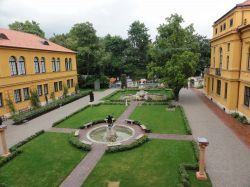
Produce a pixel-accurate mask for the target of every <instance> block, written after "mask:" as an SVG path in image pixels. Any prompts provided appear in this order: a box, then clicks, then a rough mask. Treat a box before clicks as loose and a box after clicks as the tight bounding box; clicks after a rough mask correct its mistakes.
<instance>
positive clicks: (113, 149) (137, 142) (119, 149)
mask: <svg viewBox="0 0 250 187" xmlns="http://www.w3.org/2000/svg"><path fill="white" fill-rule="evenodd" d="M148 141H149V138H148V136H147V135H143V136H142V137H141V138H140V139H138V140H135V141H133V142H132V143H130V144H125V145H117V146H111V147H108V148H107V149H106V153H116V152H122V151H127V150H131V149H134V148H136V147H139V146H141V145H143V144H144V143H146V142H148Z"/></svg>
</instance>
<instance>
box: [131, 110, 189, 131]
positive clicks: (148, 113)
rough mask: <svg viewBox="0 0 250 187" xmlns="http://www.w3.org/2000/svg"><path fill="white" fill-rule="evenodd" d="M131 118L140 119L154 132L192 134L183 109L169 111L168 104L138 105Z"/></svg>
mask: <svg viewBox="0 0 250 187" xmlns="http://www.w3.org/2000/svg"><path fill="white" fill-rule="evenodd" d="M129 119H133V120H135V121H139V122H140V123H142V124H144V125H145V126H146V127H147V128H148V129H150V130H151V132H153V133H163V134H192V132H191V129H190V127H189V125H188V121H187V119H186V117H185V113H184V111H183V109H182V108H181V107H180V106H178V107H176V108H175V110H174V111H167V110H166V105H141V106H137V107H136V109H135V110H134V112H133V113H132V114H131V116H130V117H129Z"/></svg>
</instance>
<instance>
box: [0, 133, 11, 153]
mask: <svg viewBox="0 0 250 187" xmlns="http://www.w3.org/2000/svg"><path fill="white" fill-rule="evenodd" d="M0 138H1V142H2V147H3V155H2V156H3V157H7V156H9V154H10V152H9V149H8V147H7V144H6V140H5V129H3V128H0Z"/></svg>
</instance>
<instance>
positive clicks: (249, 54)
mask: <svg viewBox="0 0 250 187" xmlns="http://www.w3.org/2000/svg"><path fill="white" fill-rule="evenodd" d="M247 69H248V70H250V47H249V48H248V63H247Z"/></svg>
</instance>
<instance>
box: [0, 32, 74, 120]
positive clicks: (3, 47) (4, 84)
mask: <svg viewBox="0 0 250 187" xmlns="http://www.w3.org/2000/svg"><path fill="white" fill-rule="evenodd" d="M76 83H77V71H76V52H74V51H72V50H69V49H66V48H64V47H62V46H59V45H57V44H55V43H52V42H50V41H47V40H45V39H43V38H40V37H38V36H36V35H32V34H28V33H23V32H18V31H13V30H8V29H0V116H3V115H9V113H10V112H11V111H10V107H9V106H10V105H9V104H8V103H9V101H12V102H13V104H14V106H15V109H16V110H17V111H23V110H26V109H28V108H30V106H31V103H30V93H31V91H37V93H38V95H39V99H40V101H41V103H42V104H45V103H46V102H47V101H49V100H51V99H52V97H53V95H54V96H55V98H59V97H61V96H62V95H63V90H64V87H67V88H68V94H72V93H73V92H75V89H74V86H75V84H76Z"/></svg>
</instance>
